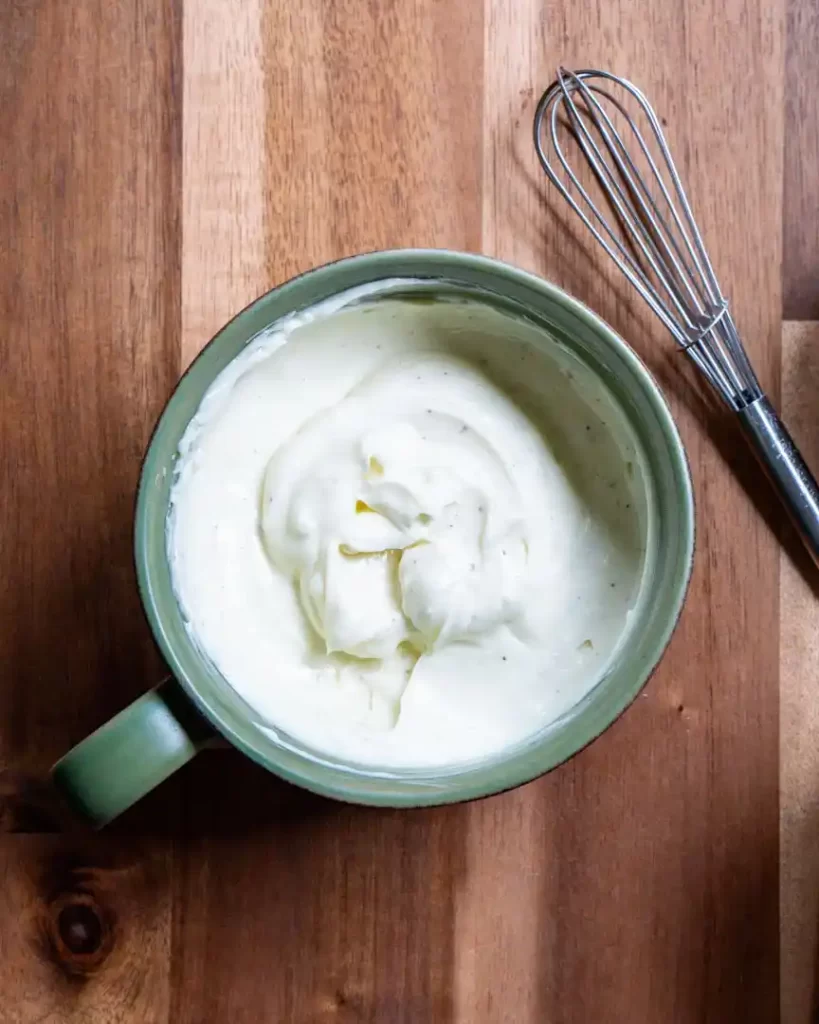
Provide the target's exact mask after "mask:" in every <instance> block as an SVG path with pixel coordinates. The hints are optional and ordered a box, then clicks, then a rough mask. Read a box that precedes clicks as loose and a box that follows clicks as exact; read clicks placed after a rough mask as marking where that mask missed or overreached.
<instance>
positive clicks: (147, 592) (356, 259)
mask: <svg viewBox="0 0 819 1024" xmlns="http://www.w3.org/2000/svg"><path fill="white" fill-rule="evenodd" d="M407 260H410V261H418V262H419V263H420V262H423V261H424V260H430V261H434V262H435V263H436V265H439V264H441V263H447V264H449V265H450V266H451V267H453V268H454V267H456V266H457V267H460V268H463V267H464V266H466V267H467V268H472V269H473V270H475V271H477V272H483V273H488V274H490V275H493V276H495V277H496V278H498V280H499V283H502V282H503V281H504V280H506V281H507V282H512V283H515V284H517V285H519V286H522V287H525V288H527V289H531V290H534V291H535V292H538V293H540V295H542V296H543V297H544V298H545V299H546V300H548V301H551V302H556V303H557V304H558V305H559V306H562V307H563V308H564V309H565V310H567V311H568V312H569V313H571V314H572V315H574V316H575V317H577V318H578V319H579V320H581V321H584V322H585V324H586V326H587V327H589V328H590V329H591V331H592V332H593V333H595V334H596V335H598V336H600V337H601V339H602V340H603V341H604V342H605V344H606V345H608V346H609V347H611V348H613V349H614V351H615V352H616V354H617V355H618V356H619V358H620V360H622V361H623V362H624V363H626V364H627V366H628V369H629V370H630V371H631V374H632V375H633V377H634V378H635V379H636V380H637V381H638V382H639V384H640V387H641V389H642V392H643V394H644V395H645V397H646V398H647V399H648V400H649V402H650V404H651V407H652V412H653V413H654V414H655V415H656V417H657V419H658V421H659V423H660V427H661V429H662V431H663V434H664V437H665V440H666V441H667V442H669V447H670V450H671V452H672V454H673V457H674V460H675V463H676V464H675V466H674V470H675V480H676V482H677V483H678V484H679V485H681V487H680V493H679V495H678V500H679V512H680V517H681V525H682V535H681V537H680V541H681V545H682V550H683V553H682V557H681V559H679V565H677V566H676V569H677V576H676V577H675V579H674V580H673V587H672V588H671V595H670V610H669V614H668V616H667V619H666V621H665V622H664V623H663V627H662V629H660V630H659V634H658V637H657V640H656V641H655V643H654V644H653V652H652V655H651V657H650V658H649V660H648V662H647V664H646V665H645V666H644V667H643V668H642V669H641V671H639V672H638V673H636V677H635V679H634V681H633V682H632V683H631V684H630V685H629V686H628V687H624V688H623V689H622V692H621V694H620V698H619V700H618V701H617V702H616V704H615V706H614V708H613V709H611V713H608V712H606V713H605V715H604V720H603V721H602V722H600V723H595V725H594V726H593V727H592V728H591V729H586V730H585V731H584V732H582V734H581V737H580V742H579V743H577V744H576V745H572V749H571V750H570V751H569V752H568V753H565V754H562V755H561V756H558V757H557V758H555V759H549V758H545V759H544V760H543V762H542V763H535V764H534V765H531V764H529V765H528V766H527V767H526V768H525V769H524V770H523V771H521V772H519V773H516V774H513V775H512V777H509V778H504V779H503V781H502V782H501V783H500V784H498V785H494V784H492V783H490V784H489V785H486V784H480V783H478V784H477V785H474V786H472V787H469V786H467V787H466V788H465V789H464V788H461V789H451V790H450V789H446V788H443V787H438V788H435V789H434V790H430V791H429V792H426V793H425V792H423V791H419V790H417V789H415V790H412V791H408V792H406V793H401V794H398V795H394V796H391V797H390V798H384V797H383V796H380V795H379V794H374V793H372V792H369V791H367V790H366V789H363V788H362V789H361V790H360V791H359V792H356V793H354V794H353V793H350V792H348V791H347V790H345V789H344V788H343V787H341V786H339V785H334V784H331V783H326V782H323V781H322V780H321V779H318V780H317V779H315V778H305V777H304V776H303V775H301V774H299V772H298V771H295V770H293V769H292V768H289V767H288V766H287V765H283V764H280V763H276V762H273V761H271V759H270V758H269V757H266V756H265V755H264V753H263V752H262V751H260V750H258V749H257V748H256V747H254V746H253V745H252V744H251V743H249V742H248V740H247V739H246V738H245V737H244V736H243V735H242V734H241V733H240V732H238V731H237V730H236V729H235V728H233V726H232V725H231V723H230V722H228V721H227V720H226V718H225V717H224V716H223V715H222V714H221V713H220V709H219V707H218V706H217V703H216V702H215V701H209V700H207V699H206V697H205V696H203V694H202V693H201V692H200V690H199V688H198V686H197V684H196V680H195V679H192V678H191V676H190V673H189V672H188V671H187V670H186V668H185V666H184V665H183V664H182V662H181V660H180V658H179V657H178V654H177V651H176V649H175V646H174V644H173V643H172V641H171V639H170V638H169V636H168V633H167V631H166V629H165V628H164V623H163V613H162V611H161V609H160V608H159V606H158V603H157V600H156V594H155V590H156V587H155V581H154V579H153V570H152V567H151V561H150V551H149V545H148V542H147V531H146V529H145V523H146V519H147V515H148V511H149V509H150V507H151V504H152V500H153V499H152V496H151V495H150V493H149V490H150V488H149V486H148V481H149V478H150V476H151V473H152V469H153V466H152V462H153V455H154V454H155V450H156V446H157V442H158V439H159V438H160V437H161V436H162V434H163V431H164V427H165V425H166V423H167V422H168V420H169V417H170V414H171V411H172V409H173V407H174V405H175V403H176V402H177V401H178V400H179V396H180V393H181V392H183V391H184V389H185V383H186V381H187V379H188V378H189V377H190V376H191V374H193V373H194V372H195V370H196V367H197V366H198V364H199V363H200V361H202V360H203V359H204V358H205V357H206V354H207V353H208V352H210V351H211V350H212V349H213V348H214V347H215V346H217V345H218V343H219V340H220V338H222V336H223V335H224V334H225V332H227V331H228V329H229V328H231V327H234V326H235V325H236V324H237V323H239V322H241V321H243V320H248V321H250V320H251V319H252V317H253V314H254V313H255V312H256V311H257V310H258V309H260V307H262V306H263V305H264V304H265V303H266V302H268V301H269V300H270V298H271V297H272V296H273V295H274V294H277V293H281V292H284V291H287V290H288V289H290V288H293V287H294V286H298V285H301V284H303V283H304V282H306V281H309V280H310V279H320V278H321V277H324V276H326V275H329V274H332V273H334V272H336V273H340V272H343V270H344V268H351V267H355V266H364V265H367V264H375V265H377V264H385V265H386V266H385V270H384V272H383V273H380V274H377V275H376V276H375V277H373V278H372V280H373V281H377V280H379V279H385V280H386V279H388V278H390V277H394V276H410V277H412V276H413V275H412V274H409V275H403V274H401V275H396V274H395V272H394V268H393V271H392V272H391V271H390V269H389V265H390V264H391V263H395V262H397V261H407ZM415 276H416V277H418V278H421V277H422V276H423V275H422V274H421V273H417V274H416V275H415ZM427 280H439V281H443V280H445V279H444V277H443V275H442V273H441V272H440V269H439V268H438V267H436V269H435V270H434V272H433V273H431V274H429V275H427ZM346 290H347V286H343V285H342V286H340V287H339V288H337V289H335V290H333V291H332V294H336V295H337V294H340V293H342V292H343V291H346ZM498 294H502V293H498ZM316 301H322V300H321V299H319V300H316ZM312 304H314V303H313V302H310V303H308V305H312ZM299 308H304V307H303V306H299V305H294V307H293V311H295V310H296V309H299ZM283 315H287V314H286V313H285V314H283ZM278 319H280V316H276V317H275V318H274V319H273V320H271V321H270V323H274V322H276V320H278ZM256 334H258V331H257V330H253V331H249V332H248V334H247V337H246V339H245V341H244V343H243V344H244V345H246V344H248V343H249V342H250V341H251V340H252V338H253V337H255V336H256ZM232 358H235V356H234V357H232ZM216 376H218V373H217V374H214V375H213V376H211V377H210V382H211V383H212V381H213V380H214V379H215V377H216ZM200 400H201V398H200ZM197 404H198V403H197ZM164 515H165V516H166V515H167V508H166V509H165V510H164ZM694 549H695V511H694V492H693V483H692V480H691V474H690V468H689V464H688V458H687V453H686V449H685V446H684V444H683V441H682V438H681V436H680V433H679V430H678V429H677V425H676V423H675V421H674V418H673V416H672V414H671V410H670V408H669V406H668V403H667V401H666V399H665V396H664V395H663V392H662V391H661V389H660V387H659V385H658V383H657V382H656V380H655V379H654V377H653V375H652V374H651V371H650V370H649V369H648V367H647V366H646V365H645V363H644V362H643V361H642V359H641V358H640V357H639V356H638V355H637V353H636V352H635V351H634V350H633V349H632V348H631V347H630V346H629V344H628V343H627V342H626V341H625V339H624V338H623V337H621V335H620V334H618V332H617V331H615V330H614V328H612V327H611V326H610V325H609V324H608V323H606V321H604V320H603V319H602V318H601V317H599V316H598V315H597V314H596V313H595V312H594V311H593V310H591V309H590V308H589V307H588V306H586V305H585V304H584V303H582V302H580V300H578V299H576V298H574V297H573V296H571V295H569V294H568V293H567V292H566V291H564V290H563V289H562V288H560V287H558V286H557V285H555V284H553V283H552V282H551V281H548V280H546V279H545V278H542V277H539V276H538V275H536V274H533V273H530V272H529V271H526V270H522V269H520V268H518V267H515V266H513V265H511V264H509V263H505V262H503V261H501V260H497V259H494V258H492V257H488V256H483V255H478V254H475V253H466V252H461V251H458V250H453V249H436V248H400V249H384V250H375V251H372V252H365V253H359V254H355V255H352V256H346V257H343V258H341V259H338V260H333V261H330V262H327V263H324V264H321V265H319V266H317V267H313V268H311V269H309V270H307V271H304V272H303V273H300V274H297V275H295V276H293V277H291V278H289V279H288V280H286V281H284V282H282V283H280V284H278V285H275V286H273V287H272V288H270V289H268V290H267V291H265V292H263V293H262V294H260V295H259V296H257V297H256V298H255V299H253V300H252V301H251V302H250V303H248V304H247V305H246V306H245V307H244V308H243V309H242V310H240V311H239V312H238V313H236V315H235V316H233V317H232V318H231V319H230V320H228V321H227V322H226V323H225V324H224V325H223V326H222V327H220V328H219V330H218V331H217V332H216V333H215V334H214V336H213V337H212V338H211V339H210V340H209V341H208V342H207V344H206V345H204V346H203V348H202V349H201V350H200V352H199V353H197V355H196V357H195V358H194V360H193V361H192V362H191V363H190V365H189V366H188V367H187V368H186V370H185V372H184V373H183V374H182V375H181V377H180V378H179V380H178V382H177V383H176V385H175V386H174V389H173V392H172V393H171V395H170V396H169V398H168V400H167V401H166V403H165V405H164V406H163V409H162V412H161V414H160V416H159V418H158V420H157V423H156V425H155V427H154V430H153V432H152V434H151V437H150V440H149V442H148V444H147V446H146V449H145V453H144V456H143V460H142V465H141V468H140V474H139V482H138V487H137V493H136V507H135V515H134V560H135V567H136V574H137V583H138V588H139V593H140V599H141V603H142V607H143V611H144V613H145V616H146V618H147V620H148V624H149V626H150V629H151V632H152V635H153V637H154V639H155V641H156V643H157V645H158V646H159V648H160V651H161V653H162V656H163V658H164V660H165V661H166V663H167V665H168V667H169V669H170V671H171V673H172V674H173V676H174V677H175V678H176V679H177V680H178V682H179V683H180V685H181V686H182V687H183V689H184V691H185V693H186V694H187V696H188V697H189V699H190V700H191V701H192V703H193V704H194V706H195V707H196V708H197V709H198V711H199V712H200V713H201V714H202V715H203V717H204V718H205V719H206V720H207V721H208V722H209V723H210V724H211V725H212V726H213V727H214V729H216V730H217V731H218V733H220V734H221V735H223V736H224V737H225V738H226V739H227V740H229V741H230V743H231V744H232V745H233V746H235V747H236V748H237V749H238V750H240V751H241V752H242V753H243V754H245V755H246V756H248V757H250V758H251V759H252V760H254V761H256V762H257V763H258V764H260V765H261V766H263V767H264V768H266V769H267V770H268V771H270V772H272V773H273V774H275V775H278V776H279V777H281V778H283V779H285V780H286V781H288V782H291V783H293V784H294V785H297V786H299V787H301V788H303V789H307V790H309V791H312V792H315V793H318V794H320V795H322V796H327V797H330V798H333V799H336V800H341V801H343V802H348V803H355V804H362V805H374V806H386V807H419V806H430V805H440V804H449V803H460V802H463V801H467V800H472V799H479V798H482V797H485V796H490V795H492V794H495V793H500V792H504V791H507V790H509V789H514V788H516V787H517V786H520V785H523V784H525V783H527V782H530V781H532V780H533V779H535V778H538V777H540V776H541V775H544V774H546V773H547V772H549V771H551V770H553V769H554V768H556V767H558V766H559V765H560V764H562V763H565V762H566V761H568V760H570V759H571V758H573V757H574V756H575V755H576V754H578V753H579V752H580V751H581V750H583V749H585V747H587V746H588V745H589V744H590V743H592V742H593V741H594V740H595V739H597V738H598V737H599V736H600V735H601V734H602V733H603V732H605V731H606V730H607V729H608V728H609V727H610V726H611V725H612V724H613V723H614V722H615V721H616V720H617V719H618V718H619V717H620V716H621V715H622V714H623V713H624V712H625V711H626V710H627V709H628V707H630V705H631V704H632V703H633V702H634V700H635V699H636V697H637V696H638V694H639V693H640V692H641V690H642V689H643V687H644V686H645V685H646V683H647V682H648V680H649V679H650V677H651V676H652V675H653V673H654V671H655V670H656V668H657V666H658V665H659V663H660V661H661V660H662V657H663V654H664V653H665V651H666V649H667V647H668V644H669V642H670V640H671V637H672V635H673V633H674V631H675V629H676V626H677V623H678V622H679V619H680V615H681V613H682V609H683V606H684V603H685V599H686V595H687V593H688V588H689V585H690V580H691V574H692V570H693V560H694ZM177 606H178V602H177ZM188 643H189V644H190V646H191V647H193V648H195V645H194V644H193V641H191V640H190V639H189V640H188ZM196 653H197V655H198V657H199V658H201V657H203V655H202V654H201V652H198V651H197V652H196ZM228 685H229V683H228ZM597 685H600V684H599V683H598V684H597ZM595 688H596V687H595ZM582 703H583V702H582V701H581V704H582ZM570 714H571V712H570ZM502 757H503V755H502V754H501V755H500V760H499V761H498V764H499V765H501V764H503V763H504V762H503V760H502ZM304 759H305V760H310V761H311V763H313V764H315V763H316V762H315V761H314V760H313V759H312V758H309V759H308V758H307V756H306V755H304ZM318 763H319V764H320V762H318ZM442 771H443V770H442ZM358 774H362V773H358ZM380 774H382V773H379V771H378V769H377V768H376V767H373V772H372V776H371V777H378V776H379V775H380ZM362 777H363V778H367V777H368V776H367V775H366V773H363V776H362ZM441 777H442V779H445V778H446V777H447V776H446V775H443V774H442V776H441ZM452 777H453V778H457V775H453V776H452Z"/></svg>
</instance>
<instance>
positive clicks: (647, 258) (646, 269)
mask: <svg viewBox="0 0 819 1024" xmlns="http://www.w3.org/2000/svg"><path fill="white" fill-rule="evenodd" d="M601 83H602V84H601ZM614 89H620V90H623V91H624V93H625V97H626V101H625V102H624V101H623V100H621V99H620V98H619V97H618V95H615V92H614ZM629 97H630V98H631V99H632V100H633V101H635V102H636V105H637V107H638V108H639V111H640V112H641V114H642V115H643V117H644V119H645V122H646V123H647V124H648V127H649V129H650V133H649V136H648V137H647V136H646V135H645V134H644V132H643V130H641V127H640V124H639V122H638V120H637V119H636V118H635V116H634V115H633V114H632V113H631V112H630V110H629V107H628V106H627V101H628V98H629ZM610 111H611V113H610ZM561 113H562V114H563V115H564V120H565V124H566V126H567V127H568V130H569V132H570V134H571V135H572V136H573V138H574V140H575V142H576V143H577V145H578V147H579V149H580V151H581V153H582V154H583V157H584V158H585V161H586V163H587V164H588V166H589V167H590V168H591V171H592V173H593V175H594V179H595V180H596V182H597V184H598V186H599V188H600V190H601V191H602V193H603V196H604V197H605V199H606V201H607V203H608V206H609V207H610V209H611V210H612V211H613V214H614V216H613V218H612V217H610V216H607V215H606V213H605V212H604V211H603V210H602V209H601V207H600V206H599V205H598V204H597V203H595V201H594V199H593V198H592V196H591V194H590V192H589V189H588V188H587V187H586V186H585V185H584V184H583V183H582V182H581V180H580V177H579V175H578V174H577V172H576V171H575V170H574V169H573V167H572V166H571V163H570V162H569V159H568V158H567V156H566V154H565V152H564V150H563V147H562V145H561V142H560V135H559V126H560V115H561ZM617 115H619V116H620V118H622V120H623V122H624V124H625V125H626V126H627V129H628V131H629V133H630V139H631V141H632V143H634V144H636V147H637V149H636V150H634V148H633V145H632V146H629V145H628V144H627V143H626V141H625V140H624V139H623V135H622V134H621V132H620V131H619V130H618V127H617V124H616V123H615V118H616V117H617ZM547 129H548V139H549V141H550V142H551V148H552V150H553V152H554V156H555V157H556V158H557V164H559V167H560V169H561V170H560V171H558V170H557V168H556V167H555V166H554V165H553V163H552V160H551V159H550V158H549V156H548V155H547V153H546V150H545V147H544V139H545V136H546V135H547ZM534 133H535V148H536V151H537V155H538V158H539V160H540V163H541V165H542V167H543V169H544V171H545V172H546V174H547V175H548V177H549V179H550V180H551V181H552V183H553V184H554V185H555V187H556V188H557V189H558V190H559V191H560V193H561V194H562V195H563V197H564V198H565V199H566V200H567V201H568V203H569V204H570V206H571V207H572V209H573V210H574V211H575V213H576V214H577V215H578V216H579V217H580V219H581V220H582V222H583V223H584V224H585V225H586V227H587V228H588V229H589V230H590V231H591V233H592V235H593V236H594V237H595V239H596V240H597V241H598V242H599V243H600V245H601V246H602V247H603V249H604V250H605V251H606V252H607V253H608V255H609V256H610V257H611V258H612V259H613V260H614V261H615V263H616V264H617V265H618V266H619V268H620V269H621V271H622V272H623V273H624V274H625V275H626V277H627V278H628V280H629V281H630V282H631V283H632V285H633V286H634V287H635V288H636V289H637V291H638V292H639V293H640V295H642V297H643V299H644V300H645V301H646V302H647V303H648V305H649V306H650V308H651V309H652V310H653V312H654V313H655V314H656V315H657V317H658V318H659V319H660V321H661V322H662V323H663V324H664V326H665V327H666V328H667V329H668V331H669V332H670V333H671V334H672V336H673V337H674V339H675V340H676V342H677V343H678V345H679V346H680V347H681V348H682V349H683V350H684V351H685V352H687V353H688V355H689V357H690V358H691V359H692V360H693V361H694V363H695V364H696V365H697V367H698V369H699V370H700V371H701V372H702V373H703V374H704V376H705V377H706V379H707V380H708V381H709V383H710V384H711V386H712V387H713V388H714V389H715V390H716V391H717V393H718V394H719V395H720V396H721V397H722V398H723V399H724V401H725V402H726V403H727V404H728V405H729V406H730V407H731V408H734V409H740V408H743V407H744V406H745V405H747V404H749V403H751V402H753V401H755V400H756V399H757V398H758V397H759V396H760V395H761V394H762V392H761V389H760V387H759V383H758V381H757V378H756V375H755V374H754V371H753V368H752V367H751V364H750V361H749V360H748V357H747V355H746V353H745V350H744V349H743V347H742V344H741V342H740V339H739V335H738V333H737V331H736V327H735V326H734V323H733V320H732V319H731V314H730V311H729V308H728V302H727V300H726V299H725V297H724V296H723V294H722V291H721V289H720V287H719V283H718V281H717V278H716V274H715V273H714V269H713V267H712V265H711V261H710V260H709V258H708V254H707V252H706V250H705V246H704V244H703V241H702V237H701V235H700V232H699V229H698V228H697V225H696V222H695V221H694V216H693V213H692V211H691V206H690V204H689V202H688V198H687V196H686V194H685V190H684V189H683V186H682V181H681V179H680V176H679V173H678V171H677V168H676V166H675V164H674V160H673V158H672V156H671V152H670V150H669V147H668V144H667V142H666V140H665V136H664V134H663V130H662V126H661V124H660V121H659V118H658V117H657V115H656V113H655V112H654V110H653V109H652V108H651V105H650V104H649V102H648V100H647V99H646V98H645V96H644V95H643V93H642V92H641V91H640V90H639V89H638V88H637V87H636V86H634V85H632V84H631V83H630V82H627V81H625V80H624V79H621V78H619V77H618V76H616V75H613V74H611V73H610V72H604V71H576V72H569V71H566V70H564V69H563V68H561V69H560V71H559V72H558V77H557V81H556V82H555V83H554V84H553V85H552V86H551V87H550V88H549V89H548V90H547V91H546V92H545V93H544V94H543V96H542V97H541V100H540V103H539V104H538V107H537V111H536V113H535V123H534ZM650 140H653V143H654V146H655V147H656V152H657V153H658V156H659V158H658V157H656V156H655V151H654V150H653V148H652V145H651V141H650ZM637 152H639V154H640V155H641V157H642V160H643V161H644V163H645V165H646V168H647V172H646V173H644V172H643V171H641V169H640V167H639V166H638V163H637V160H636V159H635V156H634V155H633V153H637Z"/></svg>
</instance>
